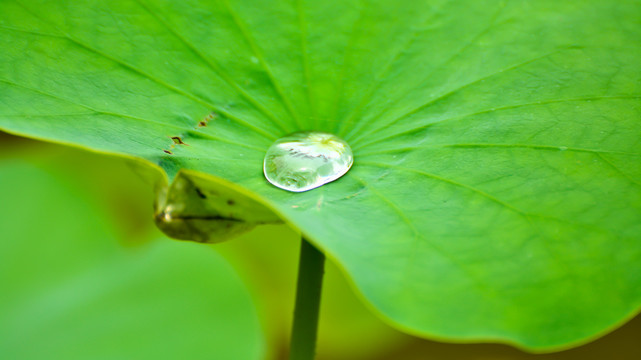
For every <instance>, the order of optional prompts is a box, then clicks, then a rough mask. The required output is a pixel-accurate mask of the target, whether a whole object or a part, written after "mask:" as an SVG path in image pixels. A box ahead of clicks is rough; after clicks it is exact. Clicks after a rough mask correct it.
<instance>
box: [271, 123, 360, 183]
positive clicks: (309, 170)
mask: <svg viewBox="0 0 641 360" xmlns="http://www.w3.org/2000/svg"><path fill="white" fill-rule="evenodd" d="M353 163H354V156H353V155H352V149H351V148H350V147H349V145H348V144H347V143H346V142H345V141H344V140H343V139H341V138H339V137H337V136H336V135H332V134H328V133H324V132H318V131H301V132H296V133H293V134H289V135H287V136H284V137H282V138H280V139H278V140H276V141H275V142H274V143H273V144H272V146H271V147H270V148H269V150H267V154H266V155H265V161H264V164H263V170H264V171H265V177H266V178H267V180H269V182H270V183H272V184H274V185H275V186H277V187H279V188H281V189H285V190H288V191H294V192H302V191H307V190H311V189H314V188H317V187H319V186H322V185H324V184H327V183H328V182H332V181H334V180H336V179H338V178H340V177H341V176H343V175H345V173H346V172H347V171H348V170H349V168H350V167H351V166H352V164H353Z"/></svg>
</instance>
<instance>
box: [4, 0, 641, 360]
mask: <svg viewBox="0 0 641 360" xmlns="http://www.w3.org/2000/svg"><path fill="white" fill-rule="evenodd" d="M0 14H2V15H0V47H1V48H2V49H3V51H2V52H1V54H0V128H2V129H5V130H6V131H8V132H11V133H15V134H21V135H25V136H30V137H35V138H40V139H46V140H50V141H57V142H61V143H67V144H74V145H77V146H82V147H86V148H91V149H94V150H98V151H104V152H109V153H114V154H125V155H128V156H135V157H139V158H143V159H146V160H148V161H149V162H150V163H152V164H156V165H158V166H160V167H161V168H162V169H163V170H164V172H165V173H166V174H167V175H168V176H169V178H174V177H175V176H176V174H177V173H178V172H179V171H180V170H181V169H184V170H188V171H198V172H200V173H201V175H199V178H202V177H205V178H206V177H209V178H211V179H214V177H215V178H216V179H222V180H216V181H214V180H212V181H214V183H216V184H219V185H220V187H217V185H211V186H212V188H214V189H216V188H218V189H220V191H221V192H224V191H226V190H225V189H226V186H225V185H224V184H229V183H233V184H234V186H233V187H235V188H234V189H233V191H239V190H238V189H244V190H243V191H245V193H244V195H247V196H249V197H251V198H253V199H254V200H255V201H256V202H258V203H260V204H262V206H264V207H267V208H269V209H271V211H273V212H274V213H275V214H278V215H279V217H280V218H282V219H283V220H284V221H286V222H287V223H289V224H292V225H293V226H294V227H296V228H298V229H300V230H301V231H302V233H303V234H305V235H306V236H307V237H308V238H309V239H310V240H311V241H312V242H314V243H315V244H316V245H317V246H318V247H320V248H321V249H322V250H323V251H324V252H325V253H326V254H327V255H328V256H329V257H330V258H332V259H333V260H334V261H335V262H336V263H337V264H339V266H341V267H342V268H343V270H344V271H345V272H346V273H347V274H348V276H349V277H350V279H351V280H352V281H353V283H354V285H355V286H356V288H357V289H358V290H359V292H360V293H361V294H362V295H363V297H364V299H365V300H366V301H367V302H369V303H370V304H371V305H372V307H373V308H374V309H376V311H377V312H378V313H379V314H380V315H381V316H383V317H384V318H385V319H387V320H388V321H389V322H391V323H393V324H395V325H396V326H398V327H400V328H402V329H404V330H406V331H408V332H410V333H413V334H417V335H421V336H429V337H435V338H440V339H446V340H453V341H500V342H508V343H512V344H516V345H518V346H521V347H524V348H527V349H530V350H535V351H545V350H553V349H559V348H561V347H567V346H570V345H574V344H579V343H582V342H585V341H588V340H589V339H592V338H594V337H596V336H598V335H599V334H602V333H603V332H605V331H607V330H609V329H612V328H613V327H615V326H617V325H618V324H620V323H621V322H622V321H624V320H625V319H627V318H629V317H631V316H633V315H634V314H635V313H637V312H638V310H639V308H640V306H641V288H640V287H639V286H638V284H639V283H641V265H640V264H641V183H640V182H639V179H640V178H641V140H640V139H641V126H640V122H641V99H640V96H641V89H640V88H641V67H639V59H640V58H641V47H640V45H639V44H641V27H639V26H638V25H639V23H640V22H641V3H640V2H639V1H635V0H629V1H625V0H624V1H615V2H613V1H606V0H582V1H558V0H554V1H552V0H541V1H526V0H515V1H498V0H496V1H494V0H483V1H481V0H475V1H472V0H469V1H445V0H443V1H429V2H427V1H391V0H379V1H373V0H371V1H357V0H346V1H303V0H298V1H293V0H292V1H264V0H263V1H255V0H252V1H250V0H234V1H231V0H230V1H227V0H220V1H214V0H188V1H180V2H177V1H170V0H153V1H152V0H139V1H109V2H98V1H89V0H86V1H73V2H72V1H56V2H50V1H44V0H42V1H36V0H22V1H20V2H17V1H13V0H7V1H3V2H2V3H0ZM303 130H317V131H324V132H330V133H334V134H337V135H339V136H340V137H342V138H343V139H345V140H346V141H347V142H348V143H349V144H350V146H351V148H352V150H353V152H354V166H353V167H352V169H351V170H350V171H349V172H348V173H347V174H346V175H345V176H344V177H342V178H341V179H339V180H337V181H335V182H332V183H330V184H327V185H325V186H322V187H320V188H318V189H315V190H311V191H308V192H304V193H290V192H287V191H283V190H280V189H277V188H275V187H274V186H272V185H270V184H269V183H267V181H266V180H265V179H264V177H263V175H262V161H263V156H264V155H265V151H266V150H267V148H269V146H270V145H271V144H272V142H273V141H275V140H276V139H278V138H280V137H282V136H285V135H287V134H289V133H292V132H295V131H303Z"/></svg>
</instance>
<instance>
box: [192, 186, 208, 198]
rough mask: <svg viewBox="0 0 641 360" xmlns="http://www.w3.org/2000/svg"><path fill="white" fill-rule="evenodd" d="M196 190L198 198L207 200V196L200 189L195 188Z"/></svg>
mask: <svg viewBox="0 0 641 360" xmlns="http://www.w3.org/2000/svg"><path fill="white" fill-rule="evenodd" d="M194 189H195V190H196V194H198V197H199V198H201V199H207V195H205V194H203V192H202V190H200V189H199V188H194Z"/></svg>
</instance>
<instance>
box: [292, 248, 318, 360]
mask: <svg viewBox="0 0 641 360" xmlns="http://www.w3.org/2000/svg"><path fill="white" fill-rule="evenodd" d="M324 267H325V255H323V253H322V252H320V251H318V250H317V249H316V248H315V247H314V246H313V245H312V244H310V243H309V242H308V241H307V240H305V238H302V239H301V246H300V260H299V265H298V282H297V284H296V307H295V309H294V325H293V327H292V336H291V344H290V354H289V359H290V360H312V359H314V355H315V352H316V334H317V331H318V313H319V308H320V299H321V289H322V285H323V274H324V272H325V270H324Z"/></svg>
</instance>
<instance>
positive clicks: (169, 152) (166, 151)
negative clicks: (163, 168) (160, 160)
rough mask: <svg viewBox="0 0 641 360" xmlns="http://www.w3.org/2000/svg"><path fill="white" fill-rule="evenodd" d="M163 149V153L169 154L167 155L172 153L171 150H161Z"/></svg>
mask: <svg viewBox="0 0 641 360" xmlns="http://www.w3.org/2000/svg"><path fill="white" fill-rule="evenodd" d="M163 151H164V152H165V153H167V154H169V155H173V153H172V152H171V151H169V150H163Z"/></svg>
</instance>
